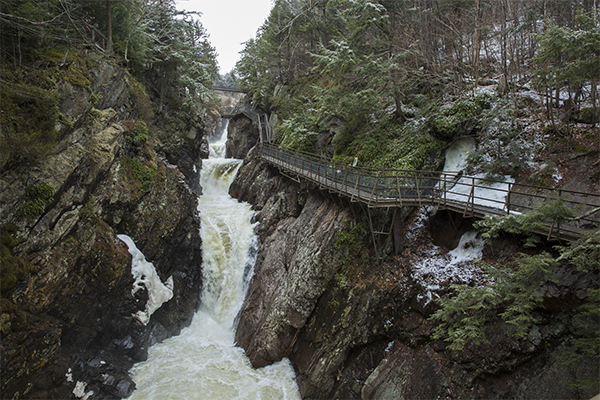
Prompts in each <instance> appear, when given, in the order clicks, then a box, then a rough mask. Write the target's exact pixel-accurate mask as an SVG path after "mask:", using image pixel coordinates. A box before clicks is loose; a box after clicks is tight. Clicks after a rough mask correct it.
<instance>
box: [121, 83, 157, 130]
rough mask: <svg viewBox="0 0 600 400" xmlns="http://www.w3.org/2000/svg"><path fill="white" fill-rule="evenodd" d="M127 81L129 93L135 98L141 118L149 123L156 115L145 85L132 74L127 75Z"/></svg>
mask: <svg viewBox="0 0 600 400" xmlns="http://www.w3.org/2000/svg"><path fill="white" fill-rule="evenodd" d="M125 79H126V81H127V85H128V86H129V93H130V94H131V96H132V97H133V101H134V103H135V107H136V109H137V113H138V116H139V118H140V119H142V120H144V121H149V120H150V119H151V118H152V116H153V115H154V111H153V106H152V103H151V101H150V97H149V96H148V93H147V92H146V89H145V88H144V85H142V84H141V83H140V82H139V81H138V80H137V79H135V78H134V77H133V76H131V75H130V74H127V75H126V77H125Z"/></svg>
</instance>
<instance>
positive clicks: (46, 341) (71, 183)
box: [0, 62, 203, 399]
mask: <svg viewBox="0 0 600 400" xmlns="http://www.w3.org/2000/svg"><path fill="white" fill-rule="evenodd" d="M91 75H92V77H93V80H92V83H91V87H92V89H93V92H94V93H97V95H98V98H99V100H98V101H97V102H96V103H95V105H92V101H91V99H90V93H89V91H88V90H84V89H82V88H79V87H75V86H72V85H70V84H68V83H63V84H61V86H60V88H59V92H60V93H61V99H62V102H61V112H62V113H63V115H64V116H65V119H66V121H67V122H65V123H64V125H62V126H59V127H58V128H59V129H60V130H61V134H62V139H61V141H60V143H59V145H58V146H57V148H56V149H55V150H54V151H53V153H52V154H51V155H50V156H48V157H46V158H45V159H43V160H40V161H39V162H36V163H34V164H33V165H22V166H19V167H17V168H14V169H11V170H9V171H6V172H4V173H3V174H2V176H1V180H2V189H1V193H0V205H1V209H0V220H1V221H2V262H3V271H2V273H3V282H2V299H1V301H2V318H1V323H2V325H1V330H2V359H3V361H2V397H3V398H5V397H6V398H61V399H63V398H75V397H80V398H81V397H83V396H85V395H86V394H89V393H90V392H93V393H94V397H96V396H98V398H123V397H127V396H128V395H129V394H131V392H132V390H133V389H134V388H135V385H134V383H133V382H132V380H131V378H130V377H129V375H128V370H129V369H130V367H131V366H132V365H133V363H134V362H137V361H141V360H144V359H145V358H146V357H147V349H148V347H149V346H150V345H152V344H153V343H156V342H158V341H161V340H163V339H165V338H166V337H168V336H171V335H173V334H176V333H178V332H179V330H180V329H181V328H182V327H183V326H185V325H186V324H188V323H189V322H190V320H191V317H192V314H193V312H194V311H195V309H196V308H197V306H198V301H199V298H200V297H199V292H200V289H201V270H200V265H201V253H200V237H199V219H198V216H197V215H196V195H195V194H194V193H192V191H191V189H190V187H189V186H188V185H187V184H186V183H185V180H186V176H185V175H184V174H182V172H180V170H179V169H178V168H177V166H175V165H171V164H170V163H169V162H168V160H167V159H166V158H164V157H163V158H161V157H159V156H158V155H157V154H156V152H155V145H156V144H157V143H156V140H155V139H153V138H152V137H150V138H148V139H147V141H146V140H141V141H140V140H139V138H138V139H136V138H135V137H134V135H135V134H134V132H135V128H136V126H138V125H139V124H140V123H139V121H137V120H135V118H136V115H137V113H136V111H135V110H136V107H135V104H134V101H133V98H132V94H131V92H130V88H129V85H128V83H127V82H128V80H127V76H126V73H125V71H124V70H123V69H122V68H120V67H117V66H113V65H111V64H109V63H106V62H101V63H100V64H99V65H98V66H97V67H96V68H94V70H93V71H91ZM202 136H203V135H202V132H198V131H196V132H195V136H194V137H193V138H192V137H191V135H188V137H187V139H189V140H186V141H185V142H186V143H187V144H190V143H192V142H193V143H192V144H193V146H192V147H191V149H190V151H187V152H186V151H185V150H182V149H179V150H177V151H178V152H179V153H178V154H180V155H181V157H180V158H182V159H183V158H185V159H186V162H187V165H188V168H184V169H186V170H189V171H187V172H190V171H192V170H193V168H192V167H191V165H196V164H197V165H200V156H201V151H199V150H198V148H199V144H200V143H201V142H202ZM184 155H185V157H184ZM117 233H119V234H120V233H123V234H126V235H128V236H130V237H131V238H133V240H134V241H135V243H136V245H137V247H138V248H139V249H140V250H141V251H142V252H143V253H144V254H145V256H146V258H147V259H148V260H149V261H151V262H153V263H154V266H155V268H156V270H157V272H158V275H159V277H160V278H161V280H162V281H166V280H167V278H169V277H171V276H172V277H173V281H174V288H173V292H174V296H173V298H172V299H171V300H170V301H169V302H167V303H165V304H164V305H163V306H162V307H161V308H159V309H158V310H157V311H156V312H155V313H154V314H153V315H152V317H151V319H150V321H149V323H148V324H147V325H144V324H143V323H142V322H140V321H139V320H138V319H137V318H135V317H134V316H133V314H135V313H136V312H137V311H138V310H143V309H144V308H145V304H146V302H147V300H148V292H147V290H141V291H138V292H136V293H135V295H132V285H133V282H134V279H133V276H132V274H131V256H130V254H129V252H128V251H127V246H126V245H125V244H124V243H123V242H122V241H121V240H119V239H118V238H117V237H116V234H117Z"/></svg>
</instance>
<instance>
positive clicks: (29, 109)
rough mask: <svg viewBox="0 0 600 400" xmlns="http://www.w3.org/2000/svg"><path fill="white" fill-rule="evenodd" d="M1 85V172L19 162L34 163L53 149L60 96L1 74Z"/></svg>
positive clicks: (12, 76) (11, 75)
mask: <svg viewBox="0 0 600 400" xmlns="http://www.w3.org/2000/svg"><path fill="white" fill-rule="evenodd" d="M0 75H1V76H0V77H1V78H4V77H5V76H6V78H7V79H8V80H9V81H8V80H7V81H4V79H2V80H3V82H2V84H1V85H0V97H1V98H2V101H1V102H0V124H1V125H2V129H1V131H0V168H10V167H12V166H14V165H15V164H16V163H19V162H33V161H35V160H36V159H39V158H41V157H44V156H45V155H46V154H47V153H48V152H49V151H50V150H52V149H53V148H54V146H55V145H56V143H57V141H58V137H59V133H58V132H57V131H56V130H55V126H56V122H57V121H58V118H59V115H60V113H59V110H58V104H59V94H58V93H57V92H56V91H54V90H46V89H42V88H40V87H37V86H36V83H35V80H34V82H32V84H29V83H19V81H20V80H21V78H20V77H19V76H18V74H13V73H11V72H8V71H6V70H2V73H1V74H0Z"/></svg>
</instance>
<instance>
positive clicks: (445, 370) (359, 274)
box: [230, 152, 598, 399]
mask: <svg viewBox="0 0 600 400" xmlns="http://www.w3.org/2000/svg"><path fill="white" fill-rule="evenodd" d="M230 193H231V195H232V196H234V197H237V198H239V199H241V200H244V201H248V202H250V203H251V204H253V205H254V207H255V208H256V210H258V213H257V216H256V218H257V220H258V221H259V225H258V228H257V229H258V234H259V237H260V247H259V255H258V259H257V262H256V265H255V270H254V275H253V277H252V280H251V282H250V286H249V290H248V295H247V298H246V300H245V302H244V305H243V307H242V309H241V311H240V314H239V324H238V327H237V331H236V341H237V343H238V345H240V346H241V347H243V348H244V349H245V350H246V354H247V355H248V357H249V358H250V360H251V362H252V364H253V365H254V366H255V367H261V366H264V365H268V364H270V363H272V362H274V361H277V360H280V359H281V358H283V357H288V358H289V359H290V360H291V362H292V364H293V365H294V368H295V370H296V372H297V381H298V384H299V387H300V391H301V394H302V397H303V398H307V399H312V398H314V399H317V398H319V399H323V398H344V399H346V398H348V399H350V398H356V399H360V398H362V399H432V398H545V399H546V398H547V399H550V398H555V399H564V398H586V396H587V397H591V396H593V395H594V394H595V393H585V392H583V391H578V390H576V389H573V388H572V387H570V386H569V385H568V384H567V383H566V382H564V381H563V380H562V378H561V377H565V376H569V378H573V377H576V376H580V377H581V376H582V375H581V374H590V375H593V374H596V375H597V374H598V371H597V366H589V368H583V369H582V370H581V371H579V372H575V371H569V370H566V369H565V368H564V367H563V366H561V364H560V363H559V362H558V361H557V358H556V357H555V353H554V349H555V348H556V346H557V344H558V343H560V342H561V341H562V340H564V338H565V337H567V336H568V335H569V334H570V332H569V322H568V321H569V316H568V312H566V311H567V309H568V308H569V307H571V305H572V304H575V303H577V301H578V299H577V296H578V293H581V292H580V291H581V288H583V287H586V286H588V285H589V284H590V280H593V279H597V277H594V276H591V275H582V274H575V273H573V271H571V270H568V269H566V270H565V271H563V272H564V273H563V274H562V275H563V279H561V281H560V282H559V283H557V284H556V285H555V286H553V287H552V288H551V290H549V291H548V293H547V294H546V301H547V302H549V303H552V302H554V304H556V305H558V304H560V306H556V307H555V308H554V309H553V312H552V313H548V315H545V316H544V318H543V322H542V323H540V325H539V326H537V327H535V328H534V329H532V331H531V334H530V335H529V337H525V338H515V337H513V336H511V335H510V334H509V333H508V332H507V330H506V329H507V328H506V325H501V324H498V325H497V326H495V327H494V328H493V329H491V332H492V333H491V334H490V337H489V338H488V339H489V340H490V343H491V344H489V345H481V346H477V347H468V348H466V349H465V350H464V351H450V350H448V349H447V348H446V345H445V344H444V343H443V342H438V341H433V340H432V339H431V332H432V328H433V323H432V322H431V321H430V320H428V317H429V315H430V314H431V312H432V310H433V308H432V306H433V302H430V301H428V300H427V299H425V298H424V296H423V293H424V291H425V289H426V286H427V285H428V282H432V281H433V282H438V281H437V280H439V279H441V278H440V276H442V275H444V274H445V273H446V272H445V271H447V269H449V268H450V267H449V266H445V265H446V264H443V265H442V267H441V269H440V271H438V272H437V273H435V272H434V273H433V274H432V275H431V274H430V275H419V274H418V273H417V270H416V265H417V264H418V263H419V262H421V261H423V260H427V259H429V258H433V257H434V256H435V254H439V257H442V258H443V257H446V255H445V254H446V253H447V252H448V250H450V249H452V248H454V247H455V246H456V245H457V243H458V238H460V236H461V235H462V233H464V232H465V231H468V230H470V229H472V228H471V227H470V221H468V220H461V218H460V216H457V215H451V214H448V213H446V212H439V213H437V214H435V215H432V216H429V215H427V214H425V213H423V212H422V211H423V210H421V211H418V210H412V211H411V210H403V212H402V213H401V214H402V216H403V223H404V233H405V234H406V235H407V236H406V241H405V246H404V250H403V252H402V254H401V255H398V256H396V257H391V258H389V259H388V261H386V262H385V263H382V264H381V265H376V264H373V263H370V262H369V261H368V260H369V257H368V253H369V252H370V251H371V250H370V248H369V243H368V242H366V243H365V242H361V241H360V240H357V239H356V237H355V236H352V232H356V231H357V230H359V229H360V224H357V223H356V222H357V221H358V220H360V214H361V213H362V211H361V210H360V208H359V207H357V206H355V205H352V204H347V203H344V202H343V201H341V200H339V199H337V198H333V197H329V196H327V195H326V194H323V193H322V192H319V191H317V190H315V189H312V188H310V187H306V186H303V185H301V184H298V183H295V182H293V181H291V180H289V179H287V178H284V177H282V176H281V175H280V174H279V173H278V172H277V170H276V169H274V168H273V167H271V166H269V165H268V164H266V163H263V162H261V160H260V159H259V158H258V157H257V156H256V154H255V153H254V152H250V154H249V156H248V158H247V159H246V160H245V161H244V164H243V165H242V167H241V168H240V171H239V173H238V175H237V177H236V180H235V181H234V183H233V184H232V186H231V189H230ZM379 218H384V216H382V215H379ZM450 218H452V219H453V220H452V221H451V220H450ZM432 233H433V234H432ZM357 246H359V247H357ZM516 250H519V248H518V245H517V243H516V242H514V241H513V239H512V238H502V239H498V240H497V241H494V242H491V243H489V244H487V245H486V247H485V248H484V257H490V258H496V259H500V258H502V257H506V256H507V254H509V253H511V252H513V251H516ZM467 267H468V265H466V264H465V265H464V268H465V269H466V268H467ZM459 271H460V270H459ZM473 279H475V278H473Z"/></svg>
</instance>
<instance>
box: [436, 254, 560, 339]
mask: <svg viewBox="0 0 600 400" xmlns="http://www.w3.org/2000/svg"><path fill="white" fill-rule="evenodd" d="M555 265H556V261H555V259H554V258H553V257H552V256H551V255H550V254H548V253H545V252H543V253H540V254H537V255H533V256H531V255H526V254H520V255H519V256H518V258H517V259H516V260H515V261H514V262H512V263H511V264H509V265H504V266H497V267H496V268H494V267H491V266H485V270H486V272H487V273H488V276H489V282H490V283H489V284H488V285H485V286H478V287H469V286H467V285H452V289H453V290H454V291H455V292H456V295H455V296H454V297H450V298H446V299H440V300H439V304H440V306H441V308H440V309H438V310H437V311H436V312H435V313H434V314H432V316H431V317H430V319H432V320H434V321H437V322H439V325H437V326H436V328H435V329H434V331H433V338H434V339H436V340H439V339H443V340H444V341H446V342H449V343H450V345H449V346H448V347H449V349H450V350H463V349H464V347H465V346H466V345H468V344H471V343H472V344H475V345H479V344H481V343H487V339H486V333H487V331H486V326H488V325H489V323H490V322H491V321H493V320H495V319H496V318H497V317H498V316H499V317H500V318H501V319H502V320H504V321H505V322H506V323H508V324H511V325H513V326H514V330H513V334H514V335H516V336H526V335H527V333H528V332H529V328H530V327H531V325H532V324H533V323H535V322H537V319H536V316H535V313H534V311H535V310H536V309H538V308H540V307H541V305H542V300H543V299H542V296H541V293H542V288H543V285H545V283H546V282H548V281H549V280H550V281H555V280H556V279H555V278H554V277H553V275H552V268H553V267H554V266H555Z"/></svg>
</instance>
